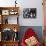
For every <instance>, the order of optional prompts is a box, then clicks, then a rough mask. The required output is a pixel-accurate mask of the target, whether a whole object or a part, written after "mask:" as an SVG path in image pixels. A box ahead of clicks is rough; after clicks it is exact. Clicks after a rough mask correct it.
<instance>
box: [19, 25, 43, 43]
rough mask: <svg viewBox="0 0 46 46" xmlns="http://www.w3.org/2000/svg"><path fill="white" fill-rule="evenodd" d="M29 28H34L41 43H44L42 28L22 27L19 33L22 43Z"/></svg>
mask: <svg viewBox="0 0 46 46" xmlns="http://www.w3.org/2000/svg"><path fill="white" fill-rule="evenodd" d="M28 28H32V29H33V30H34V32H36V34H37V37H38V39H39V41H40V42H41V43H43V30H42V26H21V27H20V32H19V39H20V42H21V40H22V38H23V36H24V33H25V31H26V30H27V29H28Z"/></svg>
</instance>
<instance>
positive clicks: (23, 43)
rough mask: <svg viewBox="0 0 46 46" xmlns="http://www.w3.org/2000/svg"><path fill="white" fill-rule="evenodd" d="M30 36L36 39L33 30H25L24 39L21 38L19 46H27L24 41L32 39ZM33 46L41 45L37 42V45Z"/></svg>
mask: <svg viewBox="0 0 46 46" xmlns="http://www.w3.org/2000/svg"><path fill="white" fill-rule="evenodd" d="M32 36H34V37H36V39H37V35H36V33H35V32H34V31H33V29H32V28H29V29H27V30H26V32H25V34H24V37H23V38H22V42H21V46H27V45H26V43H25V39H28V38H29V37H32ZM35 46H41V44H40V43H39V42H37V44H36V45H35Z"/></svg>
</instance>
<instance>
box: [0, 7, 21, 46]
mask: <svg viewBox="0 0 46 46" xmlns="http://www.w3.org/2000/svg"><path fill="white" fill-rule="evenodd" d="M18 10H19V7H0V20H1V24H0V32H1V33H3V30H4V29H6V28H7V29H11V30H10V31H14V33H15V32H17V33H18V31H19V29H20V27H19V21H18V16H19V13H18ZM2 11H3V12H2ZM9 16H14V17H16V16H17V18H16V19H17V24H9V23H8V19H7V17H9ZM5 18H6V19H5ZM3 35H4V34H3ZM12 35H13V34H12ZM16 35H17V34H16ZM1 36H2V34H1ZM14 37H15V36H14ZM14 37H13V39H14ZM16 37H17V36H16ZM2 38H3V37H1V41H0V46H18V42H19V40H18V39H17V41H16V39H15V41H13V39H10V40H9V41H5V40H4V39H2ZM11 38H12V37H11ZM17 38H18V37H17Z"/></svg>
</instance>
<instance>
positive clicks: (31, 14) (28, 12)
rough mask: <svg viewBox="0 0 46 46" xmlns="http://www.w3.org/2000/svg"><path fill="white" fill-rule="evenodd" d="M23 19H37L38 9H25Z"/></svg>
mask: <svg viewBox="0 0 46 46" xmlns="http://www.w3.org/2000/svg"><path fill="white" fill-rule="evenodd" d="M23 17H24V18H36V8H24V9H23Z"/></svg>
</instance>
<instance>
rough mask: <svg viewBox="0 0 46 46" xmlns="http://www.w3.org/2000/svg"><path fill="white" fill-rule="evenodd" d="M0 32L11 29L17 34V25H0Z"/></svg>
mask: <svg viewBox="0 0 46 46" xmlns="http://www.w3.org/2000/svg"><path fill="white" fill-rule="evenodd" d="M0 27H1V31H2V30H3V29H5V28H9V29H12V30H13V31H14V30H15V29H16V30H17V32H18V31H19V28H20V27H19V25H18V24H0Z"/></svg>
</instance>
